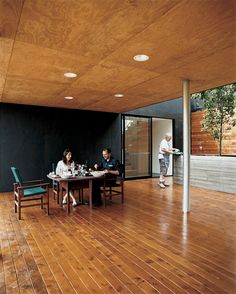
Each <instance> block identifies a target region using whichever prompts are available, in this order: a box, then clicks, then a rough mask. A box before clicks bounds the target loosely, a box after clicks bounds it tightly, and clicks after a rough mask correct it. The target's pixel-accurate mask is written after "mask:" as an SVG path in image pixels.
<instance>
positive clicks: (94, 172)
mask: <svg viewBox="0 0 236 294" xmlns="http://www.w3.org/2000/svg"><path fill="white" fill-rule="evenodd" d="M90 174H91V175H92V176H94V177H101V176H103V175H104V174H105V172H104V171H103V170H101V171H100V170H97V171H91V172H90Z"/></svg>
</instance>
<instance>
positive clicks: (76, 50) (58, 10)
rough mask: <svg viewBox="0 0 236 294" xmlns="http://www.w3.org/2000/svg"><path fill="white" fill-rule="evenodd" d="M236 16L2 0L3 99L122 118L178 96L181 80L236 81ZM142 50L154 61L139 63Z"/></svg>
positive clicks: (209, 8) (143, 4)
mask: <svg viewBox="0 0 236 294" xmlns="http://www.w3.org/2000/svg"><path fill="white" fill-rule="evenodd" d="M235 9H236V7H235V1H234V0H192V1H189V0H182V1H181V0H25V1H24V0H0V102H4V103H20V104H28V105H41V106H53V107H63V108H74V109H86V110H95V111H107V112H124V111H128V110H132V109H135V108H138V107H142V106H146V105H150V104H154V103H159V102H162V101H166V100H169V99H174V98H177V97H180V96H181V94H182V83H181V81H182V80H183V79H189V80H190V81H191V92H196V91H200V90H204V89H209V88H212V87H215V86H219V85H224V84H228V83H232V82H235V81H236V64H235V63H236V45H235V36H236V34H235V33H236V32H235V29H236V11H235ZM140 53H145V54H147V55H149V56H150V59H149V60H148V61H147V62H143V63H140V62H136V61H134V60H133V56H134V55H136V54H140ZM65 72H75V73H78V77H77V78H76V79H68V78H65V77H64V73H65ZM116 93H123V94H124V97H123V98H115V97H114V94H116ZM64 96H74V100H70V101H67V100H65V99H64Z"/></svg>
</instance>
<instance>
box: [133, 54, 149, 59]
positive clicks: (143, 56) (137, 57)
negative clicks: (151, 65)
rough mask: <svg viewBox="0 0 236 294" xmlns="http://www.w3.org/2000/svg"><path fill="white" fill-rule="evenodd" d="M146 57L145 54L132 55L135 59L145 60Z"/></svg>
mask: <svg viewBox="0 0 236 294" xmlns="http://www.w3.org/2000/svg"><path fill="white" fill-rule="evenodd" d="M148 59H149V56H148V55H145V54H138V55H135V56H134V60H135V61H147V60H148Z"/></svg>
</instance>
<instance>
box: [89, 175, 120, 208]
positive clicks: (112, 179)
mask: <svg viewBox="0 0 236 294" xmlns="http://www.w3.org/2000/svg"><path fill="white" fill-rule="evenodd" d="M115 183H116V176H114V175H111V174H106V176H105V184H106V186H107V187H109V186H112V185H113V184H115ZM103 185H104V180H101V179H97V180H93V189H92V202H93V204H94V205H100V204H101V203H102V197H101V187H103Z"/></svg>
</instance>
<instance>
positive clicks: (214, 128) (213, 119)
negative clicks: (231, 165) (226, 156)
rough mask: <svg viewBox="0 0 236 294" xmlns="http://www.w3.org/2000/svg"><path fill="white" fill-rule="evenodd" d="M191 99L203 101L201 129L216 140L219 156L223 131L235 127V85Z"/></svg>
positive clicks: (197, 94)
mask: <svg viewBox="0 0 236 294" xmlns="http://www.w3.org/2000/svg"><path fill="white" fill-rule="evenodd" d="M192 97H193V98H200V99H202V100H203V103H204V108H205V114H204V117H203V120H202V128H203V130H205V131H207V132H209V133H210V134H211V136H212V137H213V138H214V139H215V140H217V142H218V146H219V153H220V154H221V144H222V137H223V133H224V130H230V129H231V128H232V127H233V126H235V125H236V119H235V118H234V114H235V108H236V83H234V84H230V85H226V86H221V87H218V88H215V89H212V90H207V91H204V92H200V93H196V94H193V95H192Z"/></svg>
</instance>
